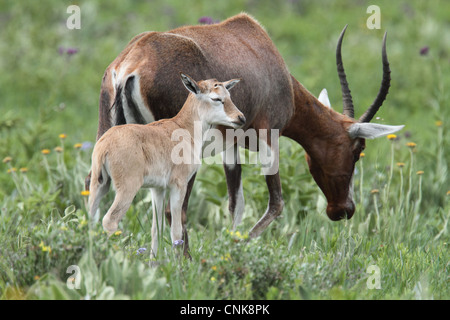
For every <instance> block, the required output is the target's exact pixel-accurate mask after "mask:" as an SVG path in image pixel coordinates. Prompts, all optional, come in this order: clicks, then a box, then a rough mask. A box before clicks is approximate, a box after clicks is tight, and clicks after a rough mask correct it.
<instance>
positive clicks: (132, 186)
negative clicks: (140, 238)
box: [103, 178, 142, 235]
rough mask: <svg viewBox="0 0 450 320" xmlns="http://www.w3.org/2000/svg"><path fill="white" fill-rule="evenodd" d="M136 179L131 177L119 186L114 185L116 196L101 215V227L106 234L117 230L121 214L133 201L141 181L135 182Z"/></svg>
mask: <svg viewBox="0 0 450 320" xmlns="http://www.w3.org/2000/svg"><path fill="white" fill-rule="evenodd" d="M137 181H139V180H136V179H132V178H131V179H129V180H127V183H125V184H123V185H121V186H119V187H118V186H117V185H116V196H115V198H114V202H113V204H112V205H111V207H110V208H109V210H108V212H107V213H106V215H105V216H104V217H103V228H104V229H105V231H106V232H107V233H108V235H111V234H112V233H113V232H115V231H116V230H117V228H118V226H119V222H120V220H122V218H123V216H124V215H125V213H126V212H127V210H128V208H129V207H130V205H131V203H132V202H133V199H134V197H135V196H136V193H137V192H138V191H139V189H140V188H141V186H142V182H141V183H137Z"/></svg>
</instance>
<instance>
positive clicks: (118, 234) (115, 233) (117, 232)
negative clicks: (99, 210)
mask: <svg viewBox="0 0 450 320" xmlns="http://www.w3.org/2000/svg"><path fill="white" fill-rule="evenodd" d="M121 234H122V231H120V230H119V231H116V232H114V235H115V236H120V235H121Z"/></svg>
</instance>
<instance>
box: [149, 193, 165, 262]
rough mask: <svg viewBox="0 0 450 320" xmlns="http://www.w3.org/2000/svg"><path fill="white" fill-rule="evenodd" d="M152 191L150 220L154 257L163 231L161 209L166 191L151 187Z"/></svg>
mask: <svg viewBox="0 0 450 320" xmlns="http://www.w3.org/2000/svg"><path fill="white" fill-rule="evenodd" d="M151 192H152V209H153V222H152V254H153V256H154V257H155V258H156V254H157V252H158V244H159V238H160V237H162V232H163V226H162V224H163V219H162V216H163V209H164V198H165V195H166V191H165V190H164V189H156V188H153V189H151Z"/></svg>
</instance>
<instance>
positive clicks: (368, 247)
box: [0, 0, 450, 300]
mask: <svg viewBox="0 0 450 320" xmlns="http://www.w3.org/2000/svg"><path fill="white" fill-rule="evenodd" d="M369 4H370V3H365V2H360V1H350V2H349V3H347V4H336V3H334V2H329V3H327V2H325V5H319V4H317V3H316V2H313V1H289V2H286V3H280V4H278V3H277V5H276V8H275V7H274V6H275V4H274V3H273V2H272V1H260V2H258V4H256V3H255V2H253V1H243V0H242V1H238V0H232V1H227V2H223V3H222V2H221V3H220V5H219V4H214V5H212V4H211V3H210V2H207V1H198V2H195V3H192V4H190V5H189V6H186V7H184V4H183V3H181V2H180V1H178V0H172V1H153V2H151V4H150V3H146V2H140V1H136V2H134V3H133V4H129V3H123V2H121V1H108V4H107V5H106V4H102V5H100V3H99V2H96V1H82V2H80V3H79V5H80V7H81V14H82V22H81V30H68V29H67V28H66V27H65V20H66V19H67V17H68V14H67V13H66V8H67V5H68V4H64V3H60V4H56V3H54V2H51V1H40V2H39V4H38V3H37V2H36V3H34V2H22V1H15V2H13V1H11V2H7V3H2V4H1V5H0V27H1V30H2V32H1V33H0V39H1V41H0V55H1V56H2V59H1V60H0V68H1V70H2V73H1V75H0V97H2V99H1V100H2V102H1V104H0V110H1V116H0V135H1V139H0V159H2V160H3V162H2V163H0V209H1V211H0V244H1V246H0V297H2V299H443V300H444V299H449V298H450V292H449V289H448V288H449V286H448V281H449V279H448V274H449V271H448V261H449V250H448V242H449V234H448V220H449V217H450V194H449V190H450V185H449V182H448V178H447V177H448V176H447V174H448V161H449V158H450V154H449V152H448V138H447V135H448V128H449V123H448V121H447V119H449V118H450V117H449V116H450V115H449V109H448V107H447V105H448V103H447V101H448V98H449V97H448V95H449V94H448V85H449V81H450V72H449V64H448V61H449V58H450V47H449V43H450V41H448V40H449V37H450V33H449V31H448V30H450V29H449V28H448V25H449V21H448V17H447V16H446V12H449V10H450V8H449V4H448V3H447V2H445V1H436V2H433V3H428V2H421V1H413V2H394V3H392V2H389V1H380V2H379V4H378V5H379V6H380V8H381V17H382V22H381V23H382V24H381V26H382V29H381V30H369V29H367V28H366V25H365V22H366V19H367V18H368V16H369V15H368V14H366V8H367V7H368V6H369ZM240 11H247V12H249V13H250V14H252V15H253V16H255V17H256V18H257V19H258V20H259V21H260V22H261V23H262V24H263V25H264V26H265V27H266V29H267V31H268V32H269V34H270V35H271V37H272V39H273V41H274V42H275V44H276V45H277V47H278V48H279V50H280V52H281V53H282V55H283V57H284V58H285V60H286V62H287V64H288V66H289V68H290V70H291V73H292V74H293V75H294V76H296V78H297V79H298V80H299V81H300V82H302V83H303V84H304V85H305V86H306V87H307V88H308V89H309V90H310V91H311V92H312V93H314V94H318V93H319V92H320V90H321V89H322V88H323V87H327V90H328V93H329V95H330V100H331V103H332V105H333V107H335V108H336V109H339V101H340V88H339V84H338V79H337V75H336V71H335V65H334V64H335V60H334V49H335V45H336V40H337V37H338V35H339V32H340V30H341V29H342V27H343V26H344V25H345V24H347V23H348V24H349V29H348V30H347V35H346V39H345V41H344V44H343V59H344V63H345V66H346V71H347V75H348V80H349V83H350V87H351V89H352V93H353V98H354V101H355V103H356V108H357V109H356V114H357V115H359V114H362V112H363V111H364V109H365V106H368V105H370V103H371V102H372V99H373V98H374V97H375V94H376V90H377V89H378V86H379V82H380V80H381V63H380V60H381V59H380V55H381V39H382V35H383V33H384V31H385V30H388V41H387V50H388V56H389V59H390V62H391V69H392V78H393V79H392V87H391V90H390V93H389V96H388V99H387V101H386V102H385V103H384V104H383V107H382V108H381V110H380V112H379V113H378V114H377V116H379V119H377V120H374V121H376V122H380V123H386V124H405V125H406V127H405V129H404V130H403V131H401V132H399V133H398V134H397V136H396V137H395V138H393V139H392V140H389V139H387V138H380V139H378V140H376V141H367V149H366V151H365V156H364V157H362V158H361V160H360V161H359V163H358V164H357V168H356V172H355V177H354V181H355V203H356V206H357V208H356V213H355V216H354V217H353V218H352V219H351V220H348V221H340V222H332V221H329V219H328V218H327V217H326V214H325V205H326V202H325V199H324V197H323V195H322V193H321V192H320V190H319V189H318V187H317V185H316V184H315V183H314V181H313V180H312V178H311V176H310V174H309V172H308V169H307V166H306V162H305V161H304V151H303V149H302V148H301V147H300V146H298V145H296V144H295V143H293V142H292V141H290V140H287V139H284V138H282V139H281V141H280V159H281V161H280V174H281V179H282V184H283V185H282V187H283V196H284V200H285V204H286V205H285V209H284V211H283V214H282V216H281V217H280V218H279V219H277V220H276V221H274V222H273V223H272V224H271V225H270V227H269V228H268V229H267V230H266V231H265V232H264V233H263V234H262V235H261V237H259V238H258V239H253V240H250V241H249V240H248V239H247V233H246V232H248V230H250V228H251V227H252V226H253V224H254V223H255V222H256V221H257V220H258V219H259V218H260V216H261V215H262V213H263V212H264V210H265V207H266V204H267V199H268V193H267V190H266V187H265V182H264V178H263V177H262V176H261V175H260V174H259V167H258V166H254V165H245V166H244V167H243V179H244V180H243V187H244V193H245V196H246V206H245V213H244V217H243V222H242V225H241V226H240V227H239V229H238V232H231V231H230V230H231V219H230V217H229V214H228V210H227V206H228V201H227V189H226V183H225V178H224V173H223V168H222V166H221V165H219V164H213V165H208V166H202V168H201V170H200V172H199V173H198V178H197V180H196V183H195V185H194V191H193V194H192V196H191V200H190V205H189V218H188V229H189V235H190V245H191V255H192V261H186V260H184V259H180V258H179V257H177V256H176V255H175V254H174V251H173V250H172V248H171V244H170V235H169V232H168V230H167V228H166V231H165V233H164V234H163V235H162V238H163V241H162V250H160V252H161V256H160V257H158V259H157V260H155V261H153V260H152V261H151V260H150V256H149V254H148V252H149V250H148V248H149V244H150V243H151V237H150V229H151V211H150V210H151V200H150V198H149V195H148V194H147V192H146V191H141V192H140V193H139V194H138V196H137V197H136V199H135V201H134V203H133V205H132V207H131V208H130V210H129V211H128V212H127V214H126V217H125V218H124V220H123V222H122V223H121V225H120V230H121V232H118V233H117V234H115V235H113V236H112V237H111V238H109V239H108V238H107V237H106V235H105V234H104V233H103V230H102V228H101V225H100V224H96V225H91V224H89V223H88V215H87V213H86V206H85V205H86V200H87V198H86V196H84V195H82V194H81V191H82V190H83V189H84V177H85V175H86V174H87V172H88V171H89V166H90V153H91V151H92V144H93V143H94V139H95V135H96V126H97V117H98V115H97V111H98V109H97V108H98V107H97V104H98V94H99V86H100V81H101V77H102V75H103V71H104V69H105V68H106V67H107V65H108V64H109V63H110V62H111V61H112V60H113V59H114V58H115V57H116V56H117V55H118V54H119V52H120V51H121V50H122V49H123V47H124V46H125V45H126V43H127V42H128V41H129V39H131V38H132V37H133V36H134V35H135V34H137V33H140V32H142V31H145V30H167V29H170V28H174V27H177V26H180V25H184V24H195V23H197V21H198V19H199V18H200V17H201V16H211V17H212V18H214V19H225V18H226V17H228V16H230V15H232V14H236V13H238V12H240ZM324 21H327V23H324ZM424 47H428V48H429V52H428V53H426V54H420V51H421V49H422V48H424ZM68 48H75V49H76V50H77V52H76V53H75V54H71V55H69V54H68V53H67V49H68ZM60 51H61V53H60ZM61 134H63V135H61ZM408 143H414V144H409V145H408ZM43 150H48V152H44V151H43ZM245 152H247V151H245ZM111 200H112V195H109V196H108V197H107V199H106V200H105V201H104V203H103V205H102V209H103V210H106V209H107V207H108V205H109V204H110V203H111ZM140 248H147V251H144V250H140V251H139V252H143V253H139V254H138V250H139V249H140ZM70 266H78V268H79V269H68V268H69V267H70ZM371 266H376V267H377V268H378V270H379V279H378V280H379V284H380V287H381V288H380V289H370V285H368V281H372V280H373V279H374V274H372V273H371V271H370V270H371V268H370V267H371ZM73 270H78V271H73ZM78 275H80V277H78ZM74 278H75V280H76V279H81V281H80V282H79V283H77V282H76V281H75V280H74ZM378 280H377V279H376V277H375V282H376V281H378ZM72 287H74V289H70V288H72Z"/></svg>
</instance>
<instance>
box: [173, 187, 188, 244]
mask: <svg viewBox="0 0 450 320" xmlns="http://www.w3.org/2000/svg"><path fill="white" fill-rule="evenodd" d="M186 189H187V186H186V185H179V184H177V185H174V186H172V187H171V188H170V213H171V226H170V235H171V238H172V243H173V245H174V246H175V247H177V246H179V245H180V244H182V243H184V240H183V223H182V208H183V202H184V199H185V196H186Z"/></svg>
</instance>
